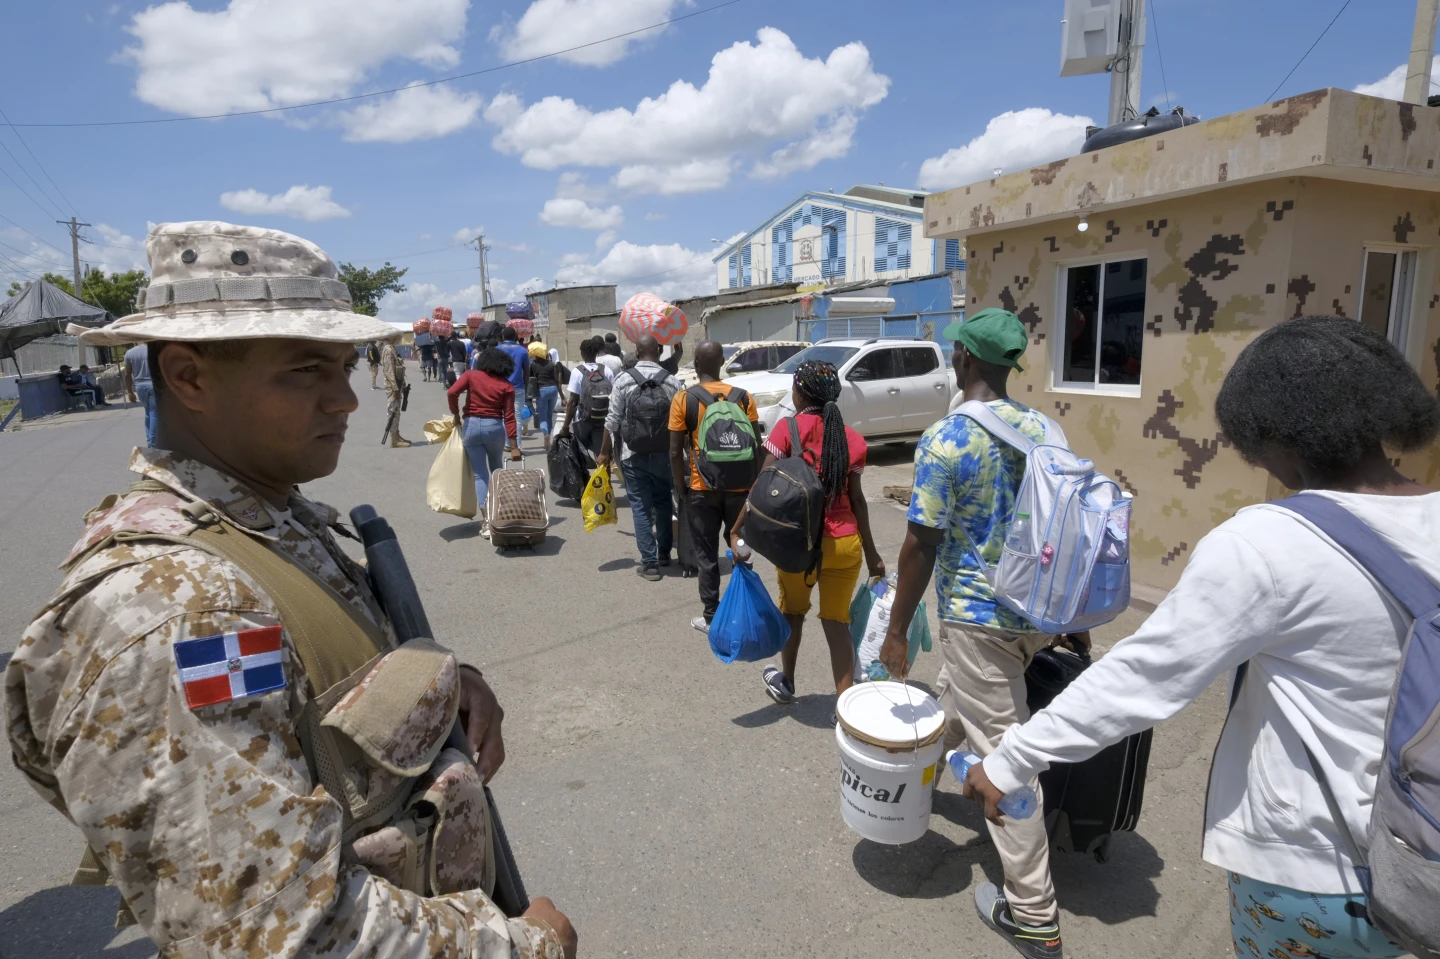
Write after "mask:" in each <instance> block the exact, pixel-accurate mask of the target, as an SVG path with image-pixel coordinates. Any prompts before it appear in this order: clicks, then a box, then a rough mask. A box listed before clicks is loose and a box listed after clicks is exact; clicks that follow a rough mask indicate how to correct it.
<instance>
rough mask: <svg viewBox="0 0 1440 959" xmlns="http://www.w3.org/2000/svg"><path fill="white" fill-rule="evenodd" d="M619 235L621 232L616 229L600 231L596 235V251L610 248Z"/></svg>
mask: <svg viewBox="0 0 1440 959" xmlns="http://www.w3.org/2000/svg"><path fill="white" fill-rule="evenodd" d="M617 236H619V234H618V233H616V232H615V231H614V230H602V231H600V233H599V234H598V235H597V236H596V237H595V252H596V253H599V252H601V251H602V250H608V249H610V247H612V246H613V245H614V244H615V238H616V237H617Z"/></svg>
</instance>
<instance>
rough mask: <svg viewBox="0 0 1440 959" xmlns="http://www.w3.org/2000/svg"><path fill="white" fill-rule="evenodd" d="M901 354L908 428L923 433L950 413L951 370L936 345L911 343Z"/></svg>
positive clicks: (905, 417) (906, 429) (907, 429)
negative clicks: (912, 344) (913, 344)
mask: <svg viewBox="0 0 1440 959" xmlns="http://www.w3.org/2000/svg"><path fill="white" fill-rule="evenodd" d="M900 353H901V357H900V362H901V373H902V374H903V375H902V376H901V382H902V384H903V386H902V388H901V389H902V394H901V395H902V396H903V397H904V400H905V410H904V414H903V416H904V424H905V431H906V432H907V433H923V432H924V431H925V430H927V429H929V428H930V426H931V425H932V424H934V423H935V422H936V421H937V420H940V419H942V418H943V417H944V416H945V414H946V413H947V412H948V408H949V405H950V376H951V374H950V370H949V369H947V368H946V366H945V364H943V363H941V362H940V353H939V352H938V351H937V350H936V349H935V348H934V347H931V346H907V347H905V348H904V349H903V350H901V351H900Z"/></svg>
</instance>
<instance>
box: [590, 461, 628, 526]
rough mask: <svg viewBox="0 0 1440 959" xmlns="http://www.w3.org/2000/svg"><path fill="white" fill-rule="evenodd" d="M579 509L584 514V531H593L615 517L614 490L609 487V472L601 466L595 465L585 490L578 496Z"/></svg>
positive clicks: (615, 521)
mask: <svg viewBox="0 0 1440 959" xmlns="http://www.w3.org/2000/svg"><path fill="white" fill-rule="evenodd" d="M580 511H581V512H582V513H583V514H584V515H585V532H587V533H593V532H595V531H596V530H597V529H599V528H600V527H602V526H605V525H606V524H608V523H618V522H620V521H619V520H618V519H616V518H615V491H614V490H612V489H611V488H610V473H609V471H608V470H606V469H605V467H603V466H597V467H595V472H593V473H591V474H590V482H588V483H586V484H585V492H584V493H583V494H582V495H581V496H580Z"/></svg>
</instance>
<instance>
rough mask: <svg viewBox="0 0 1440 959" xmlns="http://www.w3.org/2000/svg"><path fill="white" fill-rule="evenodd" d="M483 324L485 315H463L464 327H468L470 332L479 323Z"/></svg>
mask: <svg viewBox="0 0 1440 959" xmlns="http://www.w3.org/2000/svg"><path fill="white" fill-rule="evenodd" d="M484 322H485V314H484V313H467V314H465V325H466V326H468V327H470V329H471V330H472V331H473V330H474V329H475V327H477V326H479V325H480V324H481V323H484Z"/></svg>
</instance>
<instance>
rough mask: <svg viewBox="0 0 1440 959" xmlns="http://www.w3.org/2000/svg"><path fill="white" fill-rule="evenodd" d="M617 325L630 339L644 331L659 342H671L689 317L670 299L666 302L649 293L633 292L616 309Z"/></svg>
mask: <svg viewBox="0 0 1440 959" xmlns="http://www.w3.org/2000/svg"><path fill="white" fill-rule="evenodd" d="M619 326H620V332H621V333H624V334H625V338H626V339H627V340H629V341H630V342H631V343H638V342H639V341H640V337H642V336H644V335H645V334H646V333H650V334H652V335H653V336H654V337H655V339H657V340H659V341H660V342H661V343H673V342H675V341H676V340H679V339H682V338H683V337H684V336H685V331H686V330H688V329H689V328H690V321H689V320H687V319H686V318H685V312H684V311H683V310H681V309H680V308H679V307H678V306H675V305H674V304H673V303H666V302H665V301H664V300H662V299H660V297H658V296H656V295H655V294H653V293H636V294H635V295H634V296H632V297H630V299H628V300H626V301H625V306H624V307H623V308H622V309H621V310H620V323H619Z"/></svg>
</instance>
